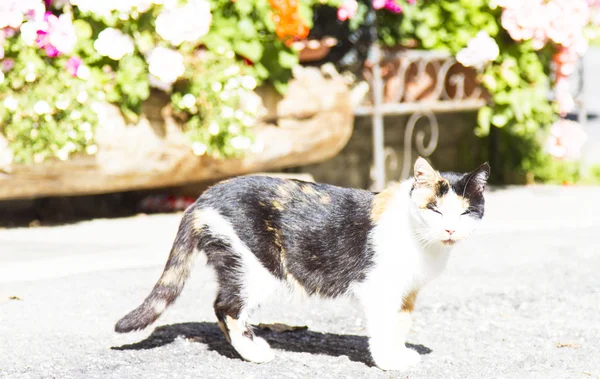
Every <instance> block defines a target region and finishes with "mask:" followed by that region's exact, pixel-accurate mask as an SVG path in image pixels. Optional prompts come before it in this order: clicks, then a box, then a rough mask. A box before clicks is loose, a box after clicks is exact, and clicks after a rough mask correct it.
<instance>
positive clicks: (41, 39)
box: [35, 30, 60, 58]
mask: <svg viewBox="0 0 600 379" xmlns="http://www.w3.org/2000/svg"><path fill="white" fill-rule="evenodd" d="M35 43H36V45H37V46H38V47H39V48H40V49H43V50H45V51H46V55H47V56H49V57H50V58H54V57H57V56H58V55H59V54H60V51H58V49H56V47H54V46H52V44H51V43H50V36H49V34H48V32H45V31H43V30H38V31H37V38H36V40H35Z"/></svg>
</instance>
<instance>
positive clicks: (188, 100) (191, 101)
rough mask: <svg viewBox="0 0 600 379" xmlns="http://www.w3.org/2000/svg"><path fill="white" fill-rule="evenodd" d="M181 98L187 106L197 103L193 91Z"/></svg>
mask: <svg viewBox="0 0 600 379" xmlns="http://www.w3.org/2000/svg"><path fill="white" fill-rule="evenodd" d="M181 100H182V102H183V105H184V106H185V107H186V108H191V107H193V106H194V105H195V104H196V97H194V95H192V94H191V93H186V94H185V95H184V96H183V98H182V99H181Z"/></svg>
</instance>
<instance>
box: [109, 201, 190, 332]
mask: <svg viewBox="0 0 600 379" xmlns="http://www.w3.org/2000/svg"><path fill="white" fill-rule="evenodd" d="M195 210H196V205H195V204H194V205H191V206H190V207H189V208H188V209H187V210H186V211H185V213H184V215H183V217H182V220H181V223H180V224H179V231H178V232H177V237H175V242H173V247H172V248H171V253H170V255H169V259H168V260H167V264H166V265H165V269H164V271H163V273H162V275H161V277H160V279H159V280H158V282H157V283H156V284H155V285H154V288H153V289H152V292H150V295H148V297H146V299H145V300H144V302H143V303H142V305H140V306H139V307H137V308H136V309H134V310H133V311H131V312H129V313H128V314H127V315H126V316H125V317H123V318H122V319H120V320H119V321H118V322H117V324H116V325H115V331H116V332H118V333H127V332H131V331H134V330H140V329H144V328H145V327H147V326H148V325H150V324H152V323H153V322H154V321H156V319H158V317H159V316H160V315H161V314H162V313H163V311H164V310H165V309H166V308H167V307H168V306H169V305H171V304H172V303H173V302H174V301H175V299H177V297H178V296H179V294H180V293H181V290H182V289H183V286H184V284H185V281H186V279H187V278H188V277H189V275H190V271H191V270H192V266H193V260H194V259H193V258H194V254H195V252H196V248H197V246H198V242H199V233H200V231H199V230H197V225H196V217H195Z"/></svg>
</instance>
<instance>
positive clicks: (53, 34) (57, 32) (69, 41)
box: [48, 14, 77, 54]
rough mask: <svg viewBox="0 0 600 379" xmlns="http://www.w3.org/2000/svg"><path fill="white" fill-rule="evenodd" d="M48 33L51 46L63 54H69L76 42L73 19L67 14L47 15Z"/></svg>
mask: <svg viewBox="0 0 600 379" xmlns="http://www.w3.org/2000/svg"><path fill="white" fill-rule="evenodd" d="M48 35H49V36H50V37H49V38H50V43H51V44H52V46H54V47H55V48H56V50H58V51H60V52H61V53H63V54H70V53H71V52H72V51H73V49H74V48H75V44H76V43H77V35H76V34H75V27H74V26H73V20H72V19H71V16H70V15H68V14H61V15H60V17H56V16H53V17H48Z"/></svg>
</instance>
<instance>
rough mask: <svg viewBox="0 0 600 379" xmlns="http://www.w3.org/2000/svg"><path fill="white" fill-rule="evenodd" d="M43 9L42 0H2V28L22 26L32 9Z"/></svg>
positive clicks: (0, 5)
mask: <svg viewBox="0 0 600 379" xmlns="http://www.w3.org/2000/svg"><path fill="white" fill-rule="evenodd" d="M40 9H41V10H42V12H43V10H44V9H45V8H44V3H42V1H41V0H1V1H0V29H3V28H6V27H11V28H18V27H19V26H21V24H22V23H23V21H24V20H25V18H26V16H28V15H29V14H30V13H31V12H32V11H37V12H39V10H40Z"/></svg>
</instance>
